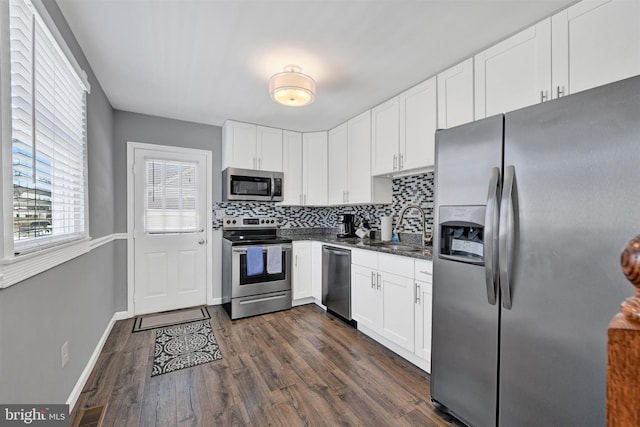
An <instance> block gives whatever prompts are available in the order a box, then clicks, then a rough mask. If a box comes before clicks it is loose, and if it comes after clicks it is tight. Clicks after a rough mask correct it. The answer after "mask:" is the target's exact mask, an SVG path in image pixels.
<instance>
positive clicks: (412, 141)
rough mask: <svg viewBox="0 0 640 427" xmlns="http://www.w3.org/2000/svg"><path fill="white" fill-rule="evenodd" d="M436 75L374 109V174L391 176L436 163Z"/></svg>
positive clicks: (372, 162) (372, 168)
mask: <svg viewBox="0 0 640 427" xmlns="http://www.w3.org/2000/svg"><path fill="white" fill-rule="evenodd" d="M436 91H437V88H436V78H435V77H432V78H430V79H429V80H426V81H424V82H422V83H420V84H419V85H417V86H415V87H413V88H411V89H409V90H407V91H406V92H403V93H401V94H400V95H398V96H396V97H395V98H392V99H390V100H389V101H386V102H384V103H383V104H380V105H378V106H377V107H374V108H373V109H371V129H372V130H371V132H372V134H371V139H372V142H371V150H372V153H371V173H372V174H373V175H388V174H394V173H398V172H402V171H407V170H411V169H419V168H425V167H430V166H433V163H434V145H435V140H434V135H435V130H436V127H437V104H436Z"/></svg>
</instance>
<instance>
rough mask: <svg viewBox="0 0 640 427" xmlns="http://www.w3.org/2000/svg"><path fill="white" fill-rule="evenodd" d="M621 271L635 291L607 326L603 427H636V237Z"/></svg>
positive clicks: (639, 305)
mask: <svg viewBox="0 0 640 427" xmlns="http://www.w3.org/2000/svg"><path fill="white" fill-rule="evenodd" d="M621 264H622V271H623V272H624V275H625V276H626V277H627V279H628V280H629V281H630V282H631V283H632V284H633V286H635V287H636V294H635V296H633V297H630V298H627V299H626V300H625V301H624V302H623V303H622V305H621V309H620V313H618V314H617V315H616V316H615V317H614V318H613V320H611V323H610V324H609V352H608V369H607V425H608V426H609V427H621V426H634V427H636V426H640V235H638V236H636V237H635V238H634V239H633V240H631V241H630V242H629V244H628V245H627V247H626V248H625V249H624V251H623V252H622V256H621Z"/></svg>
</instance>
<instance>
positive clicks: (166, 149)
mask: <svg viewBox="0 0 640 427" xmlns="http://www.w3.org/2000/svg"><path fill="white" fill-rule="evenodd" d="M139 149H141V150H151V151H157V152H160V153H165V154H166V153H184V154H189V153H191V154H200V155H204V156H205V157H206V162H207V165H206V169H207V171H206V173H207V182H206V190H205V191H206V193H207V200H206V206H207V209H206V211H207V216H206V219H205V224H207V225H208V226H207V227H205V229H206V257H207V258H206V259H207V266H206V268H207V276H206V277H207V283H206V289H207V300H206V303H207V305H213V288H212V286H213V254H212V248H213V244H212V243H213V233H212V230H213V229H212V226H211V224H212V222H211V221H212V213H211V209H212V206H213V191H212V188H211V187H212V185H213V154H212V152H211V151H209V150H199V149H195V148H182V147H172V146H168V145H156V144H147V143H143V142H133V141H127V315H128V317H133V316H134V313H135V310H134V298H133V295H134V290H135V247H134V239H133V228H134V220H135V216H134V214H135V212H134V207H135V200H134V188H135V178H134V175H133V166H134V165H133V164H134V160H135V150H139Z"/></svg>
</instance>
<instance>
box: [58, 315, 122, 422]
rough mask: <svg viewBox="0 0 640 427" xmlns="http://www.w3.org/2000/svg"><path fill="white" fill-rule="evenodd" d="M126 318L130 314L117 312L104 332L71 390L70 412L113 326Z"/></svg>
mask: <svg viewBox="0 0 640 427" xmlns="http://www.w3.org/2000/svg"><path fill="white" fill-rule="evenodd" d="M126 318H128V313H127V312H126V311H117V312H115V313H114V314H113V317H112V318H111V320H110V321H109V324H108V325H107V327H106V329H105V330H104V333H103V334H102V336H101V337H100V340H99V341H98V344H97V345H96V348H95V349H94V350H93V354H91V357H90V358H89V361H88V362H87V365H86V366H85V367H84V370H83V371H82V374H80V378H78V381H77V382H76V385H75V386H74V387H73V390H71V394H70V395H69V398H68V399H67V405H69V412H71V411H73V408H74V406H76V402H77V401H78V398H79V397H80V393H82V389H83V388H84V385H85V384H86V383H87V380H88V379H89V375H91V371H93V368H94V367H95V366H96V362H97V361H98V357H99V356H100V352H101V351H102V347H104V343H105V342H106V341H107V338H108V337H109V334H110V333H111V329H112V328H113V325H115V323H116V322H117V321H118V320H122V319H126Z"/></svg>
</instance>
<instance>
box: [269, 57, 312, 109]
mask: <svg viewBox="0 0 640 427" xmlns="http://www.w3.org/2000/svg"><path fill="white" fill-rule="evenodd" d="M269 94H270V95H271V99H273V100H274V101H276V102H277V103H279V104H282V105H287V106H289V107H302V106H304V105H309V104H311V103H312V102H313V100H314V99H315V97H316V82H315V81H314V80H313V79H312V78H311V77H309V76H307V75H306V74H303V73H302V72H301V69H300V67H298V66H295V65H287V66H286V67H284V71H283V72H282V73H278V74H274V75H273V76H271V79H269Z"/></svg>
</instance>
